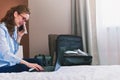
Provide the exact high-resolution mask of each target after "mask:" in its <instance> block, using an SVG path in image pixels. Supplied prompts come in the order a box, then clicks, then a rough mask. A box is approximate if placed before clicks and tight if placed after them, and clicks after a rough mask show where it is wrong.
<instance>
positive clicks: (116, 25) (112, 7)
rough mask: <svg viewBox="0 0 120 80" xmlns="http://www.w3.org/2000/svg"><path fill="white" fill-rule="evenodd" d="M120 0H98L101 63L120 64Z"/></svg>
mask: <svg viewBox="0 0 120 80" xmlns="http://www.w3.org/2000/svg"><path fill="white" fill-rule="evenodd" d="M119 7H120V0H96V25H97V43H98V53H99V59H100V64H110V65H111V64H120V10H119Z"/></svg>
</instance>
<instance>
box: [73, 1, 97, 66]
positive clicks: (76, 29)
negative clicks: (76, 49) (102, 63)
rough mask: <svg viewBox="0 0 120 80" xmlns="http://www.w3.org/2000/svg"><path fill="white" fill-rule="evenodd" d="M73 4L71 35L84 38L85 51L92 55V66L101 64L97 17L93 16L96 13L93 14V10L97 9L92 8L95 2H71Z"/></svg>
mask: <svg viewBox="0 0 120 80" xmlns="http://www.w3.org/2000/svg"><path fill="white" fill-rule="evenodd" d="M71 3H72V4H71V6H72V7H71V9H72V10H71V11H72V12H71V13H72V15H71V17H72V19H71V20H72V24H71V25H72V28H71V33H72V34H73V35H78V36H82V39H83V48H84V51H85V52H87V53H88V54H90V55H92V57H93V61H92V64H99V59H98V54H97V39H96V28H95V26H94V24H95V23H94V21H95V17H94V16H93V14H94V12H91V10H92V8H93V7H95V5H94V6H92V3H94V0H71ZM93 9H94V8H93ZM94 10H95V9H94ZM92 18H94V20H92ZM92 23H94V24H92Z"/></svg>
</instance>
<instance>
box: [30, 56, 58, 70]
mask: <svg viewBox="0 0 120 80" xmlns="http://www.w3.org/2000/svg"><path fill="white" fill-rule="evenodd" d="M42 67H43V68H44V70H42V71H40V72H52V71H57V70H58V69H59V68H60V62H59V59H58V58H57V60H56V61H55V64H54V65H53V66H42ZM29 72H38V71H37V70H35V69H34V68H31V69H29Z"/></svg>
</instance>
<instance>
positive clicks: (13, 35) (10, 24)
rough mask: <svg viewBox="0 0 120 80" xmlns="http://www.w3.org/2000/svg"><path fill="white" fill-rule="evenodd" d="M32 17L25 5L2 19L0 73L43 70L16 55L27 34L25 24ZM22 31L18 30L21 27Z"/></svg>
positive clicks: (12, 9)
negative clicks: (22, 39) (32, 69)
mask: <svg viewBox="0 0 120 80" xmlns="http://www.w3.org/2000/svg"><path fill="white" fill-rule="evenodd" d="M29 15H30V11H29V9H28V8H27V7H26V6H25V5H18V6H15V7H12V8H11V9H10V10H8V12H7V13H6V15H5V17H3V18H2V19H1V23H0V72H21V71H28V70H29V69H30V68H34V69H36V70H37V71H40V70H43V68H42V67H41V66H40V65H38V64H36V63H30V62H28V61H25V60H23V59H20V58H19V57H17V56H16V55H15V54H16V52H17V51H18V47H19V43H20V41H21V38H22V36H23V35H24V34H25V32H26V29H25V23H26V21H28V19H29ZM22 25H24V26H23V29H22V30H20V31H19V30H18V29H19V27H20V26H22ZM33 62H35V61H33Z"/></svg>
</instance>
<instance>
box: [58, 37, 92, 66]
mask: <svg viewBox="0 0 120 80" xmlns="http://www.w3.org/2000/svg"><path fill="white" fill-rule="evenodd" d="M76 49H80V50H82V51H83V43H82V37H80V36H75V35H59V36H58V37H57V39H56V55H58V58H59V60H60V63H61V65H63V66H70V65H90V64H91V62H92V56H90V55H89V56H79V55H78V56H73V55H69V56H65V51H67V50H76Z"/></svg>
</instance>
